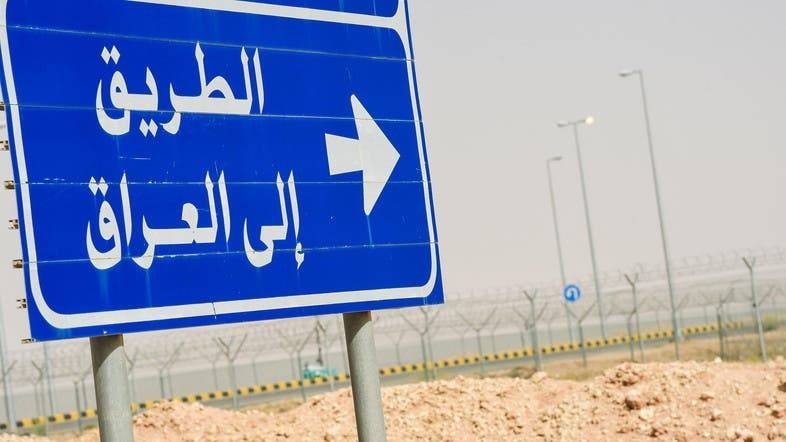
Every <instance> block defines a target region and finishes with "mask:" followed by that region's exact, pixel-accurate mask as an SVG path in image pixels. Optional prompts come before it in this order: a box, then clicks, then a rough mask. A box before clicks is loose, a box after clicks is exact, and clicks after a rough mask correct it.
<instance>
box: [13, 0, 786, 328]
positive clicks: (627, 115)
mask: <svg viewBox="0 0 786 442" xmlns="http://www.w3.org/2000/svg"><path fill="white" fill-rule="evenodd" d="M410 10H411V20H412V26H413V30H414V44H415V54H416V59H417V70H418V78H419V86H420V92H421V99H422V108H423V113H424V119H425V122H426V136H427V142H428V149H429V157H430V162H431V172H432V179H433V185H434V198H435V202H436V209H437V223H438V231H439V236H440V242H441V243H442V261H443V266H444V280H445V284H446V288H447V290H448V292H449V293H450V291H453V290H461V289H467V288H473V287H474V288H482V287H488V286H499V285H507V284H512V283H523V282H530V281H532V282H535V281H543V280H552V279H555V278H557V277H558V268H557V258H556V251H555V244H554V234H553V228H552V221H551V211H550V206H549V199H548V187H547V181H546V169H545V159H546V158H547V157H549V156H553V155H562V156H564V157H565V159H564V161H562V162H561V163H558V164H555V167H554V178H555V190H556V194H557V203H558V210H559V217H560V227H561V231H562V235H563V243H564V252H565V258H566V264H567V272H568V276H569V279H571V278H575V277H583V276H586V275H587V274H589V272H590V260H589V253H588V243H587V235H586V228H585V223H584V215H583V209H582V205H581V193H580V185H579V181H578V169H577V164H576V161H575V149H574V146H573V139H572V135H571V133H570V132H569V131H568V130H564V129H563V130H559V129H557V128H556V126H555V124H554V123H555V122H556V121H558V120H561V119H577V118H582V117H584V116H586V115H588V114H592V115H594V116H595V117H596V120H597V121H596V124H595V125H594V126H591V127H582V128H581V139H582V143H583V156H584V163H585V171H586V175H587V186H588V192H589V199H590V210H591V214H592V219H593V224H594V229H595V239H596V247H597V257H598V262H599V266H600V268H601V269H607V270H616V269H618V268H621V267H627V266H629V265H631V264H632V263H635V262H648V263H659V262H660V261H661V260H662V255H661V250H660V237H659V233H658V227H657V217H656V209H655V200H654V193H653V187H652V176H651V173H650V169H649V157H648V154H647V146H646V138H645V132H644V124H643V119H642V110H641V100H640V95H639V89H638V84H637V83H636V81H635V80H634V79H626V80H623V79H620V78H618V77H617V75H616V73H617V71H618V70H619V69H621V68H626V67H640V68H642V69H644V70H645V72H646V78H647V87H648V92H649V98H650V105H651V116H652V123H653V130H654V135H655V147H656V154H657V156H658V167H659V168H660V173H661V181H662V193H663V202H664V205H665V214H666V223H667V228H668V233H669V239H670V243H671V248H672V255H673V256H674V257H675V258H679V257H684V256H692V255H697V254H706V253H710V252H716V251H724V250H729V249H734V248H744V247H755V246H767V245H783V244H786V228H784V225H786V207H784V205H783V204H779V203H780V201H779V196H781V197H782V196H783V194H784V192H783V191H782V190H780V191H779V187H781V186H783V185H785V184H786V153H784V151H785V150H786V141H785V140H786V130H784V127H785V126H786V88H784V86H783V85H784V81H785V80H786V61H784V60H786V59H784V55H783V51H784V47H785V43H786V27H784V26H783V18H784V17H786V3H785V2H783V1H780V0H770V1H756V2H741V1H718V0H702V1H697V0H693V1H690V2H687V1H684V0H682V1H677V0H668V1H658V2H655V1H650V2H631V1H622V0H620V1H594V2H586V1H578V0H573V1H555V2H518V1H511V0H504V1H503V0H486V1H482V2H481V1H469V0H450V1H448V0H410ZM6 170H8V162H7V159H6V158H0V171H3V173H5V171H6ZM9 194H10V192H3V193H2V195H0V213H3V214H5V213H8V212H9V210H11V208H12V202H13V200H12V199H11V198H10V195H9ZM15 238H16V236H15V235H14V234H13V233H11V232H8V231H7V230H6V229H0V248H1V249H2V256H0V258H1V259H2V261H0V263H8V262H9V261H10V259H12V258H16V257H18V256H19V253H20V252H19V246H18V244H16V239H15ZM15 274H18V272H17V273H13V271H12V270H10V266H9V265H6V264H1V265H0V281H3V282H2V284H0V289H2V295H3V303H2V307H3V309H4V310H5V314H6V316H9V315H14V316H16V317H18V313H16V312H17V311H15V310H12V306H13V299H15V298H18V297H21V295H22V288H21V286H18V285H16V284H11V283H9V282H8V281H10V280H11V277H12V275H15ZM448 299H449V298H448ZM13 323H14V322H13V321H12V322H11V324H13ZM11 328H12V329H13V328H14V327H11ZM9 332H10V333H11V335H10V337H9V339H10V340H11V341H14V339H15V337H14V335H13V332H14V330H9Z"/></svg>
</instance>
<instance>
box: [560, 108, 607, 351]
mask: <svg viewBox="0 0 786 442" xmlns="http://www.w3.org/2000/svg"><path fill="white" fill-rule="evenodd" d="M594 122H595V118H593V117H587V118H584V119H583V120H575V121H561V122H559V123H557V127H559V128H566V127H570V128H572V129H573V139H574V140H575V142H576V157H577V158H578V160H579V176H580V177H581V195H582V198H583V199H584V217H585V219H586V222H587V236H588V237H589V247H590V258H591V259H592V279H593V282H594V283H595V296H596V298H597V303H598V316H599V317H600V334H601V336H603V339H604V340H606V339H607V338H608V336H607V334H606V319H605V318H604V317H603V316H604V315H603V312H604V309H603V295H602V294H601V291H600V280H599V279H598V263H597V260H596V259H595V239H594V238H593V235H592V222H591V221H590V211H589V203H588V201H587V200H588V198H587V183H586V180H585V179H584V162H583V161H582V158H581V143H580V142H579V125H581V124H586V125H587V126H589V125H591V124H592V123H594Z"/></svg>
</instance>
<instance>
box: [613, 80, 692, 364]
mask: <svg viewBox="0 0 786 442" xmlns="http://www.w3.org/2000/svg"><path fill="white" fill-rule="evenodd" d="M619 75H620V77H622V78H627V77H632V76H637V77H639V88H640V89H641V101H642V106H643V108H644V124H645V127H646V129H647V143H648V145H649V150H650V165H651V166H652V181H653V183H654V185H655V202H656V204H657V206H658V222H659V223H660V237H661V243H662V245H663V258H664V260H665V263H666V282H667V283H668V285H669V302H670V303H671V327H672V332H673V334H674V353H675V355H676V357H677V360H679V359H680V341H681V340H682V329H681V327H680V322H679V318H678V317H677V303H676V300H675V295H674V281H673V279H672V275H671V258H670V257H669V244H668V241H667V239H666V224H665V222H664V221H663V204H662V203H661V198H660V185H659V182H658V169H657V166H656V164H655V149H654V147H653V142H652V127H651V126H650V112H649V106H648V105H647V91H646V89H645V88H644V71H642V70H641V69H630V70H626V71H622V72H620V73H619Z"/></svg>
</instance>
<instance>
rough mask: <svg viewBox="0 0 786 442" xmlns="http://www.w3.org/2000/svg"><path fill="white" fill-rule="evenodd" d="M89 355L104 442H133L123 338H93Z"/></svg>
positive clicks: (99, 425)
mask: <svg viewBox="0 0 786 442" xmlns="http://www.w3.org/2000/svg"><path fill="white" fill-rule="evenodd" d="M90 354H91V356H92V359H93V381H94V382H95V387H96V404H97V407H98V429H99V433H100V435H101V442H131V441H133V440H134V431H133V426H132V421H131V402H130V400H129V395H128V370H127V369H126V356H125V348H124V346H123V335H111V336H98V337H95V338H90Z"/></svg>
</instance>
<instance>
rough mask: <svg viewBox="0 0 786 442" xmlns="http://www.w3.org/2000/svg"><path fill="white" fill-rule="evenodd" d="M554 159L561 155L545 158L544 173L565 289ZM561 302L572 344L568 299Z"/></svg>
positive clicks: (565, 280)
mask: <svg viewBox="0 0 786 442" xmlns="http://www.w3.org/2000/svg"><path fill="white" fill-rule="evenodd" d="M556 161H562V157H553V158H549V159H548V160H546V173H547V174H548V177H549V196H551V217H552V220H553V221H554V237H555V238H556V239H557V257H558V258H559V276H560V281H562V287H561V288H562V289H563V290H564V289H565V286H567V285H568V281H567V279H566V278H565V261H564V260H563V258H562V241H561V240H560V236H559V223H558V222H557V203H556V200H555V198H554V182H553V180H552V177H551V163H552V162H556ZM562 304H563V306H564V307H565V321H567V324H568V337H569V339H570V343H571V344H573V325H572V324H571V322H570V311H569V309H570V308H569V307H568V301H567V300H565V299H563V300H562Z"/></svg>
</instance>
